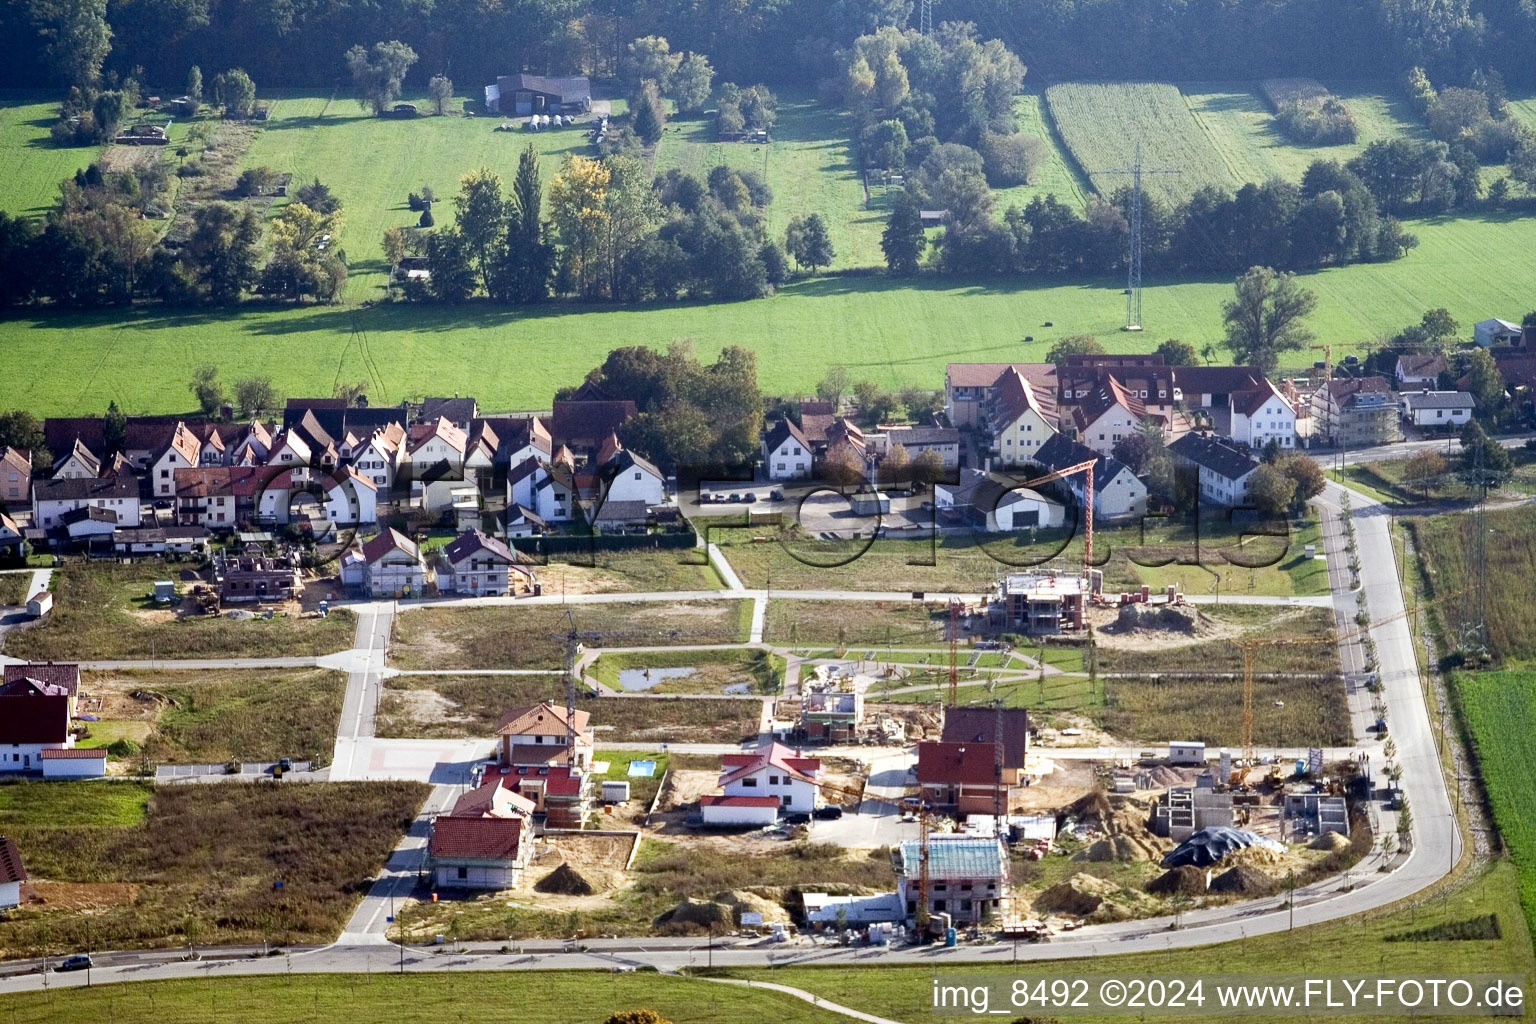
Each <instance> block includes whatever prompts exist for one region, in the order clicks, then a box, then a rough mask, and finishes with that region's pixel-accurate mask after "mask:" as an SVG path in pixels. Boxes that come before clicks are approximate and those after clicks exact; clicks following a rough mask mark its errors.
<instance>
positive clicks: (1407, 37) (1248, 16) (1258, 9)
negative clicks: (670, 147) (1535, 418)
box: [0, 0, 1536, 87]
mask: <svg viewBox="0 0 1536 1024" xmlns="http://www.w3.org/2000/svg"><path fill="white" fill-rule="evenodd" d="M913 7H914V4H913V3H912V0H738V2H735V3H729V4H725V3H700V2H698V0H632V2H627V3H624V4H614V3H611V2H608V0H500V2H497V3H484V2H482V0H438V2H436V3H432V4H424V3H421V2H419V0H333V2H329V3H324V4H320V3H293V2H278V0H261V2H251V0H122V2H114V3H111V4H110V5H109V4H108V2H107V0H19V2H17V3H12V4H7V5H3V6H0V26H3V28H4V30H5V32H6V38H8V39H11V40H12V41H13V44H14V45H13V46H12V49H11V53H10V54H8V57H9V59H8V60H7V61H5V62H4V63H3V65H0V83H3V84H5V85H10V86H36V85H37V84H39V83H40V82H43V81H52V82H55V83H57V84H60V85H68V84H73V82H74V81H75V76H76V75H77V74H78V73H79V71H80V69H81V68H82V67H83V66H84V67H89V66H90V65H91V64H92V63H94V64H95V65H96V66H97V68H98V69H99V68H100V66H101V64H102V63H103V62H105V61H109V62H110V64H111V65H112V67H114V68H115V69H116V70H117V71H118V72H119V73H120V74H123V75H126V74H128V73H129V70H130V69H131V68H133V67H134V66H136V65H139V66H142V67H143V68H144V69H145V71H146V75H147V77H144V76H140V80H141V81H154V82H170V81H179V80H180V75H181V74H182V73H183V71H184V69H185V68H186V67H187V66H188V65H189V64H192V63H204V64H214V65H216V66H219V67H240V66H243V67H246V68H250V69H252V70H253V71H254V72H255V73H256V75H257V77H260V78H264V79H268V80H270V81H271V82H272V84H273V85H275V86H283V87H291V86H310V87H319V86H329V85H330V84H331V82H332V79H333V75H334V72H333V70H332V60H333V52H334V51H333V46H334V40H336V39H357V38H386V39H398V40H400V41H402V42H403V43H405V44H406V45H408V46H410V47H411V48H412V49H413V50H414V51H415V52H416V53H418V54H420V55H421V58H422V66H423V68H425V69H432V70H434V71H435V70H436V69H442V68H447V67H450V66H451V67H452V68H453V69H454V73H455V74H456V75H459V76H460V77H462V78H464V79H466V80H469V81H475V82H490V81H494V80H495V77H496V76H497V75H499V74H507V73H509V72H512V71H516V70H519V69H525V68H526V69H538V70H540V71H549V72H552V73H561V72H567V71H576V70H585V71H588V72H590V73H593V74H597V75H617V74H618V73H619V71H620V66H621V65H622V63H623V60H624V47H625V44H626V43H627V42H628V41H629V40H631V39H634V38H636V37H637V36H644V35H648V34H655V35H664V36H666V37H667V38H668V39H670V40H671V41H672V44H673V46H674V47H676V48H677V49H678V50H679V51H682V52H688V53H695V54H699V53H707V54H709V55H710V58H711V60H712V62H713V63H714V65H715V67H716V68H717V69H719V71H720V73H721V74H722V75H723V76H724V77H725V78H727V79H728V80H732V81H737V82H758V81H764V82H769V83H772V84H786V83H789V82H803V81H806V80H813V79H814V78H816V77H820V76H821V75H822V74H824V73H825V72H824V69H825V67H826V61H827V59H828V58H829V57H830V56H831V55H832V54H833V53H835V52H836V51H837V50H839V49H842V48H846V47H848V46H850V45H851V44H852V43H853V41H854V40H855V39H857V38H858V37H860V36H862V35H866V34H869V33H873V32H875V31H877V30H878V29H881V28H886V27H895V28H907V27H917V26H916V25H915V24H914V23H913V21H914V19H913ZM942 13H943V17H944V18H945V19H947V20H952V21H956V22H967V21H968V22H973V23H974V24H976V25H977V26H978V28H979V30H980V31H981V32H982V33H983V34H984V35H986V36H987V37H989V38H996V39H998V40H999V41H1000V42H1001V43H1002V45H1004V46H1006V47H1007V48H1008V49H1009V50H1011V51H1013V52H1014V53H1017V54H1019V55H1020V57H1022V58H1023V59H1024V60H1025V61H1026V62H1028V63H1029V64H1030V65H1032V66H1033V67H1035V68H1036V70H1037V71H1038V72H1040V73H1042V74H1044V75H1046V76H1047V77H1050V78H1053V79H1081V78H1115V79H1122V80H1124V79H1136V78H1143V79H1152V80H1157V81H1168V80H1175V81H1177V80H1212V79H1221V78H1226V79H1238V78H1241V79H1252V78H1258V77H1269V76H1290V75H1311V76H1315V77H1330V76H1332V77H1342V78H1350V79H1357V78H1365V77H1378V78H1381V77H1388V76H1393V75H1396V74H1398V73H1400V72H1401V70H1402V69H1403V68H1405V67H1409V66H1413V65H1422V66H1423V67H1425V68H1426V69H1427V70H1428V72H1429V73H1430V74H1431V75H1433V76H1435V77H1436V78H1439V79H1444V80H1445V81H1448V82H1450V81H1454V82H1462V81H1465V80H1467V79H1468V77H1469V76H1470V75H1471V74H1472V73H1473V72H1474V71H1475V70H1478V69H1480V68H1481V69H1484V70H1486V69H1488V68H1489V67H1490V65H1491V64H1492V62H1493V61H1494V60H1498V61H1499V62H1500V63H1501V64H1503V65H1504V66H1505V68H1506V73H1507V74H1510V75H1511V76H1512V77H1514V78H1517V79H1518V80H1519V82H1520V84H1529V83H1530V82H1532V81H1536V67H1533V66H1532V64H1531V62H1529V61H1523V60H1510V59H1507V58H1508V55H1510V54H1520V53H1526V52H1530V50H1531V49H1532V48H1533V45H1536V14H1533V13H1532V10H1531V7H1530V5H1529V4H1528V3H1527V2H1526V0H1359V2H1355V3H1325V2H1319V0H1222V2H1219V3H1217V2H1190V0H1044V2H1042V0H946V2H945V4H944V7H943V9H942ZM417 74H418V75H420V81H419V83H417V84H418V85H419V86H421V87H424V86H425V85H426V81H427V77H428V74H429V72H428V71H425V70H418V72H417Z"/></svg>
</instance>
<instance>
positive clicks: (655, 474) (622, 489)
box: [600, 448, 667, 508]
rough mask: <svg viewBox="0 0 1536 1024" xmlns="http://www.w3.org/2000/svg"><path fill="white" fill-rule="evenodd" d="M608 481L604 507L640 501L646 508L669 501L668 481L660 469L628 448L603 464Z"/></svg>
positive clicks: (621, 450)
mask: <svg viewBox="0 0 1536 1024" xmlns="http://www.w3.org/2000/svg"><path fill="white" fill-rule="evenodd" d="M600 470H601V472H600V475H601V477H602V479H603V480H604V481H605V483H606V486H605V487H604V488H603V499H602V500H603V504H604V505H607V504H611V503H614V502H621V501H633V502H639V503H641V504H642V505H644V506H646V507H647V508H648V507H650V506H652V505H664V504H666V501H667V483H666V478H665V477H663V476H662V475H661V470H659V469H657V468H656V466H655V465H654V464H652V463H651V462H649V461H648V460H646V459H643V458H641V457H640V456H638V455H636V454H635V453H634V452H632V451H630V450H629V449H628V448H621V449H619V451H618V452H617V453H616V454H614V455H613V456H612V457H610V458H609V459H607V460H606V461H605V462H603V463H602V464H601V467H600Z"/></svg>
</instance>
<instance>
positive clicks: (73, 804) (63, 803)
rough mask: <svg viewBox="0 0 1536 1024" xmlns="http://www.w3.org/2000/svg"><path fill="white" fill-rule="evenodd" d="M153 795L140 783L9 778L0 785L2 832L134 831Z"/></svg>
mask: <svg viewBox="0 0 1536 1024" xmlns="http://www.w3.org/2000/svg"><path fill="white" fill-rule="evenodd" d="M154 792H155V791H154V788H153V787H151V786H149V785H144V784H141V783H137V782H123V783H113V784H112V785H100V786H83V785H61V784H59V783H53V782H23V781H21V780H19V779H8V780H6V781H5V782H0V829H5V830H7V831H9V830H13V829H18V828H35V829H70V828H133V827H134V826H135V825H137V824H139V823H140V822H141V821H143V820H144V815H145V813H146V811H147V808H148V807H149V798H150V797H151V796H153V795H154ZM29 853H30V851H29ZM28 861H29V862H30V856H29V857H28Z"/></svg>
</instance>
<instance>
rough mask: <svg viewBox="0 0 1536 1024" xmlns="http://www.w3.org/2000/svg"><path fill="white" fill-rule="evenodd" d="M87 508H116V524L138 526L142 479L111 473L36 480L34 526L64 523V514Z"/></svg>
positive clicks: (46, 528)
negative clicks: (93, 478)
mask: <svg viewBox="0 0 1536 1024" xmlns="http://www.w3.org/2000/svg"><path fill="white" fill-rule="evenodd" d="M84 508H95V509H101V510H105V511H110V512H112V513H113V516H114V517H115V523H114V525H116V526H138V525H139V483H138V481H137V480H135V479H133V478H132V477H125V476H110V477H101V478H99V479H95V480H87V479H73V480H36V481H34V482H33V484H32V525H33V526H37V527H41V528H42V529H44V530H51V529H54V528H55V527H59V526H63V525H64V516H66V515H67V514H69V513H71V512H75V511H78V510H79V509H84ZM107 532H109V533H110V532H111V531H110V530H109V531H107Z"/></svg>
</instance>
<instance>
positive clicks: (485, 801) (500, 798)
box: [448, 766, 535, 818]
mask: <svg viewBox="0 0 1536 1024" xmlns="http://www.w3.org/2000/svg"><path fill="white" fill-rule="evenodd" d="M534 810H535V808H534V803H533V801H532V800H530V799H528V798H527V797H525V796H523V795H522V794H520V793H518V792H517V789H516V788H515V783H514V782H513V776H512V773H511V771H510V770H506V771H505V772H504V771H503V770H502V769H499V768H496V767H494V766H493V767H492V768H491V769H490V770H489V771H488V772H486V774H485V776H484V777H483V778H482V779H481V780H480V783H479V785H477V786H476V787H475V788H474V789H472V790H470V791H469V792H467V793H465V794H464V795H463V796H461V797H459V798H458V800H456V801H455V802H454V805H453V810H451V811H449V812H448V813H449V814H450V815H452V816H453V817H455V818H527V817H530V816H532V814H533V812H534Z"/></svg>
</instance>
